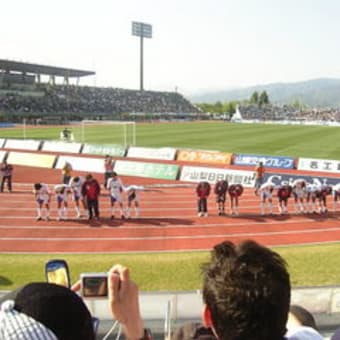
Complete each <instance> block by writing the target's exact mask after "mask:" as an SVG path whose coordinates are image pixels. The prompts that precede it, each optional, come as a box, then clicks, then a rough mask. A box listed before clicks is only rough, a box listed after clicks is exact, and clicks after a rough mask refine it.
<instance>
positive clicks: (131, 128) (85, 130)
mask: <svg viewBox="0 0 340 340" xmlns="http://www.w3.org/2000/svg"><path fill="white" fill-rule="evenodd" d="M105 135H106V136H109V138H110V142H111V143H113V144H121V145H124V146H125V147H126V146H128V145H136V123H135V122H133V121H115V120H83V121H82V124H81V140H82V142H83V143H85V142H89V141H94V140H100V137H104V136H105Z"/></svg>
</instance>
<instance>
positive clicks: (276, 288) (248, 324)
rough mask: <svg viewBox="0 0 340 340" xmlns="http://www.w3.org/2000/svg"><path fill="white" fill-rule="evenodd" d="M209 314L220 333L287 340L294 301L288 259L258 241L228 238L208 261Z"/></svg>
mask: <svg viewBox="0 0 340 340" xmlns="http://www.w3.org/2000/svg"><path fill="white" fill-rule="evenodd" d="M202 274H203V301H204V303H205V307H204V311H203V320H204V323H205V325H206V326H207V327H211V328H212V329H213V331H214V333H215V335H216V336H217V337H218V338H219V339H224V340H229V339H230V340H248V339H249V340H257V339H258V340H276V339H277V340H282V339H283V338H284V335H285V333H286V322H287V318H288V312H289V305H290V280H289V274H288V271H287V268H286V262H285V260H284V259H283V258H282V257H281V256H280V255H279V254H277V253H275V252H274V251H272V250H270V249H269V248H266V247H264V246H261V245H259V244H258V243H256V242H254V241H244V242H242V243H240V244H238V245H236V244H233V243H232V242H229V241H225V242H222V243H220V244H218V245H216V246H215V247H214V248H213V250H212V252H211V260H210V262H208V263H206V264H203V265H202Z"/></svg>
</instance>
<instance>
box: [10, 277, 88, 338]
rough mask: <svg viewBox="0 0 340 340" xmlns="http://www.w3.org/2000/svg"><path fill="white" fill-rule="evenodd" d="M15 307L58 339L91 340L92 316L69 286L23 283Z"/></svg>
mask: <svg viewBox="0 0 340 340" xmlns="http://www.w3.org/2000/svg"><path fill="white" fill-rule="evenodd" d="M15 309H16V310H17V311H19V312H21V313H24V314H26V315H28V316H30V317H31V318H33V319H35V320H36V321H39V322H40V323H42V324H43V325H45V326H46V327H47V328H49V329H50V330H51V331H52V332H53V333H54V334H55V335H56V336H57V338H58V340H94V339H95V334H94V330H93V325H92V317H91V314H90V312H89V310H88V309H87V307H86V305H85V303H84V302H83V300H82V299H81V297H79V296H78V295H77V294H76V293H74V292H73V291H71V290H70V289H69V288H66V287H62V286H59V285H56V284H50V283H47V282H35V283H30V284H28V285H26V286H24V287H23V288H22V289H21V290H20V291H19V292H18V294H17V296H16V298H15Z"/></svg>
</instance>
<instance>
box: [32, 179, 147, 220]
mask: <svg viewBox="0 0 340 340" xmlns="http://www.w3.org/2000/svg"><path fill="white" fill-rule="evenodd" d="M88 176H91V179H92V175H88ZM88 176H87V177H88ZM85 186H86V178H84V177H82V176H75V177H72V178H71V179H70V181H69V183H68V184H57V185H55V186H54V188H53V190H52V191H51V190H50V188H49V186H48V185H47V184H44V183H35V184H34V185H33V194H34V196H35V200H36V203H37V217H36V219H37V221H40V220H42V219H45V220H50V204H51V198H52V195H54V197H55V200H56V202H57V214H58V216H57V220H65V219H67V218H68V208H69V205H68V200H69V196H72V200H73V202H74V209H75V213H76V215H75V218H77V219H79V218H81V216H82V214H81V208H83V209H84V216H85V217H87V218H88V219H91V218H92V213H91V212H89V210H88V206H89V204H88V200H86V197H84V196H86V195H84V194H85V192H84V190H85ZM106 189H107V190H108V191H109V196H110V204H111V219H114V218H115V211H116V205H118V210H119V213H120V217H121V218H122V219H125V218H130V217H131V209H132V208H134V211H135V217H136V218H138V217H139V213H140V210H139V209H140V208H139V194H138V193H139V191H146V190H147V189H146V188H145V187H143V186H137V185H130V186H124V185H123V183H122V181H121V179H120V178H119V177H118V175H117V173H115V172H113V173H112V175H111V176H110V178H108V179H107V181H106ZM123 193H125V194H126V197H127V209H126V211H124V205H123ZM98 194H99V193H98ZM97 209H98V207H97ZM43 212H44V214H43ZM43 215H44V216H43ZM95 218H97V219H98V218H99V214H95Z"/></svg>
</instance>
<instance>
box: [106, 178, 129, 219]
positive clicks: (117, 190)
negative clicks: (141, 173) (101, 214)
mask: <svg viewBox="0 0 340 340" xmlns="http://www.w3.org/2000/svg"><path fill="white" fill-rule="evenodd" d="M106 189H107V190H109V193H110V201H111V220H113V219H114V218H115V204H116V202H117V203H118V205H119V211H120V216H121V218H122V219H124V218H125V215H124V208H123V198H122V193H123V190H124V186H123V183H122V181H121V180H120V178H118V175H117V173H116V172H113V173H112V177H111V178H109V179H108V181H107V185H106Z"/></svg>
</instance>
